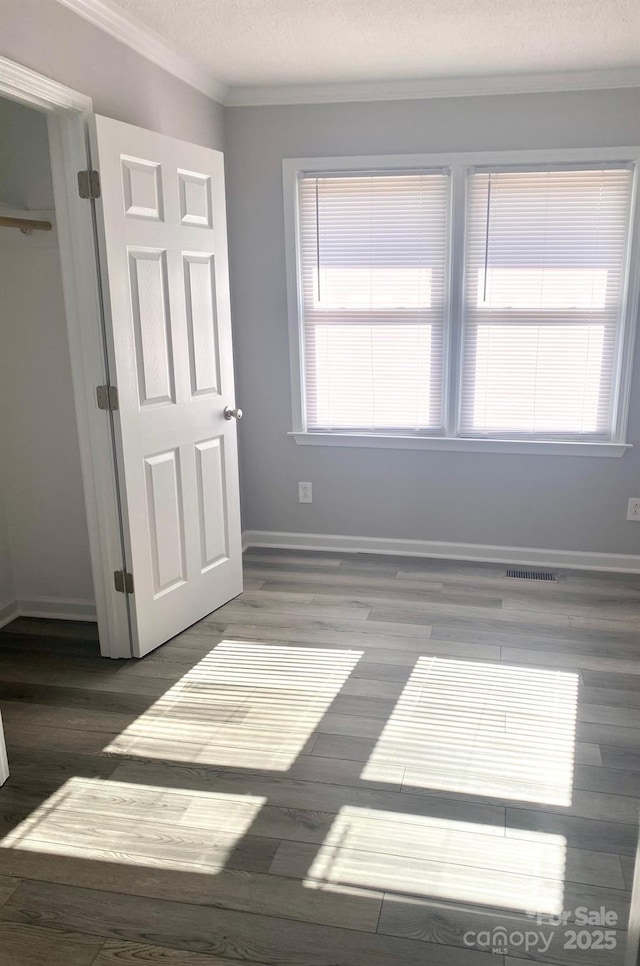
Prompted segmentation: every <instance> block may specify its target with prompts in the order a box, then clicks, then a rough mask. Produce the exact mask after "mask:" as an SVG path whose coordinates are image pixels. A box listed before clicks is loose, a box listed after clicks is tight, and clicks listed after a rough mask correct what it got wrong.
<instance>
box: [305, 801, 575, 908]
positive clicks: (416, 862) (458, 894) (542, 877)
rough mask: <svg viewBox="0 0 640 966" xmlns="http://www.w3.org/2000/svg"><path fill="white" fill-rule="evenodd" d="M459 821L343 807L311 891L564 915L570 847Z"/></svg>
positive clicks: (558, 839) (312, 873) (313, 870)
mask: <svg viewBox="0 0 640 966" xmlns="http://www.w3.org/2000/svg"><path fill="white" fill-rule="evenodd" d="M476 828H477V826H475V825H474V824H473V823H471V822H454V821H447V820H446V819H442V818H439V817H438V818H427V817H423V816H418V815H409V814H405V813H396V812H383V811H376V810H375V809H368V808H357V807H354V806H350V805H348V806H344V807H343V808H341V809H340V813H339V814H338V815H337V817H336V819H335V821H334V823H333V825H332V827H331V831H330V832H329V834H328V836H327V838H326V839H325V841H324V843H323V845H322V846H321V848H319V850H318V853H317V855H316V857H315V859H314V861H313V863H312V865H311V867H310V868H309V870H308V872H307V876H306V878H305V880H304V885H305V886H306V887H307V888H311V889H328V890H330V891H335V892H342V891H345V890H348V889H353V888H359V889H370V890H381V891H384V892H386V893H394V894H396V895H410V896H422V897H431V898H435V899H448V900H452V901H455V902H466V903H475V904H481V905H485V906H493V907H497V908H501V909H518V910H521V911H524V912H526V911H532V910H536V911H538V912H543V913H549V914H552V913H553V914H557V913H559V912H561V911H562V908H563V901H564V873H565V865H566V840H565V838H564V836H562V835H553V834H550V833H547V832H536V833H531V837H528V838H527V839H525V840H520V839H508V838H505V837H504V829H503V828H501V827H498V826H496V834H495V835H490V834H489V835H487V834H484V833H482V832H477V831H476Z"/></svg>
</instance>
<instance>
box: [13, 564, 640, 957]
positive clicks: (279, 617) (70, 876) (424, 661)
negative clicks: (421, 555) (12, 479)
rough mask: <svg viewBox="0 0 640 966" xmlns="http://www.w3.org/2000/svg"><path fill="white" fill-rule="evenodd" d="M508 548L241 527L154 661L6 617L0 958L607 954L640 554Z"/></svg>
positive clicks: (629, 808)
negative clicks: (548, 563)
mask: <svg viewBox="0 0 640 966" xmlns="http://www.w3.org/2000/svg"><path fill="white" fill-rule="evenodd" d="M504 573H505V568H504V567H503V566H498V565H481V564H465V563H458V562H447V561H438V560H416V559H413V558H397V557H394V558H392V557H376V556H364V555H341V554H335V555H328V554H326V555H324V554H312V553H302V552H293V551H291V552H289V551H278V552H276V551H271V552H267V551H258V550H254V551H250V552H248V553H247V554H246V557H245V574H246V590H245V593H244V594H243V595H242V596H241V597H239V598H237V599H236V600H234V601H232V602H231V603H229V604H227V605H226V606H225V607H223V608H221V609H220V610H218V611H216V612H215V613H214V614H211V615H210V616H209V617H208V618H206V619H205V620H203V621H201V622H200V623H199V624H197V625H195V626H193V627H192V628H190V629H189V630H187V631H186V632H185V633H183V634H181V635H180V636H179V637H177V638H175V639H174V640H172V641H170V642H169V643H167V644H165V645H164V646H163V647H161V648H160V649H158V650H157V651H156V652H154V653H153V654H151V655H149V656H148V657H147V658H145V659H144V660H142V661H109V660H105V659H102V658H100V657H99V653H98V647H97V641H96V631H95V627H94V626H93V625H91V624H80V623H65V622H59V621H58V622H54V621H40V620H29V619H20V620H17V621H15V622H14V623H13V624H10V625H9V626H7V627H6V628H4V629H3V630H2V631H0V710H1V711H2V716H3V720H4V727H5V735H6V740H7V747H8V754H9V762H10V766H11V777H10V779H9V781H8V782H7V783H6V784H5V785H4V787H3V788H2V789H0V964H2V966H118V964H119V966H127V964H129V966H133V964H158V966H160V964H163V966H220V964H231V963H234V964H236V966H237V964H238V963H239V962H240V963H246V964H253V966H427V964H429V966H430V964H436V966H440V964H441V966H485V964H486V966H518V964H519V963H523V962H524V961H531V960H537V961H541V962H545V963H555V964H561V966H565V964H567V966H572V964H575V966H580V964H584V966H592V964H600V963H607V964H612V966H617V964H622V963H623V961H624V954H625V945H626V929H627V923H628V916H629V906H630V898H631V896H630V892H631V884H632V879H633V872H634V864H635V854H636V845H637V835H638V814H639V807H640V781H639V780H640V640H639V631H640V579H639V578H637V577H630V576H622V575H608V574H591V573H577V572H569V571H562V572H558V573H557V581H555V582H549V583H546V582H537V581H524V580H517V579H508V578H506V577H505V576H504ZM585 908H586V909H587V910H601V908H603V909H604V910H605V911H606V912H607V915H608V921H607V922H606V923H604V924H603V925H602V926H598V925H597V924H596V925H594V924H587V925H585V924H584V923H582V922H581V918H582V916H581V909H585ZM563 912H566V914H567V915H566V916H565V920H566V921H565V922H564V923H562V922H561V923H560V924H557V922H556V923H555V924H554V922H553V921H551V920H550V918H549V917H550V916H553V915H555V916H558V915H560V916H562V913H563ZM536 914H537V918H536ZM612 917H615V919H616V921H615V923H613V918H612ZM538 920H540V921H538ZM574 937H575V939H574ZM585 937H586V938H585ZM505 939H506V947H505V945H504V940H505ZM572 947H574V948H572Z"/></svg>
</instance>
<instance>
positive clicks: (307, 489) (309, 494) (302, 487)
mask: <svg viewBox="0 0 640 966" xmlns="http://www.w3.org/2000/svg"><path fill="white" fill-rule="evenodd" d="M298 503H313V490H312V486H311V483H298ZM638 504H639V505H640V500H638ZM638 519H640V516H639V517H638Z"/></svg>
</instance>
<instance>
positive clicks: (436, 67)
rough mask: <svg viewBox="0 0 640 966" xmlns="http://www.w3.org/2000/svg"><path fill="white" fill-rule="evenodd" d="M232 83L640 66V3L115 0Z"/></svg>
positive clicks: (569, 0)
mask: <svg viewBox="0 0 640 966" xmlns="http://www.w3.org/2000/svg"><path fill="white" fill-rule="evenodd" d="M111 5H112V6H113V7H118V8H120V9H121V10H122V11H124V12H126V13H127V14H128V15H129V16H131V17H132V18H134V19H135V20H137V21H138V22H139V23H141V24H144V25H146V26H147V27H151V28H152V29H153V30H154V31H155V32H156V33H157V34H159V35H160V36H161V37H163V38H164V39H166V40H168V41H170V42H172V43H173V44H174V45H175V46H176V47H178V48H180V49H182V50H183V51H184V52H185V53H187V54H189V55H190V56H191V57H193V58H194V60H196V61H197V62H198V63H199V64H200V65H201V66H203V67H206V68H207V69H208V70H210V71H211V72H212V73H213V74H214V75H215V76H216V77H218V78H219V80H221V81H222V82H223V83H225V84H231V85H262V84H311V83H330V82H345V81H390V80H405V79H429V78H441V77H467V76H474V75H475V76H478V75H499V74H513V73H535V72H549V71H554V72H555V71H573V70H576V71H577V70H593V69H603V68H623V67H636V66H638V65H639V64H640V0H111Z"/></svg>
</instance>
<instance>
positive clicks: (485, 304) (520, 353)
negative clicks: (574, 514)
mask: <svg viewBox="0 0 640 966" xmlns="http://www.w3.org/2000/svg"><path fill="white" fill-rule="evenodd" d="M631 182H632V172H631V171H630V170H629V168H628V167H622V166H621V167H620V168H612V167H611V166H603V167H602V168H598V169H597V170H596V169H593V170H585V169H584V168H581V169H577V170H555V171H554V170H545V171H540V170H537V171H524V170H518V171H488V170H484V171H481V172H475V173H472V174H471V175H470V176H469V184H468V202H467V226H466V228H467V242H466V260H465V280H466V282H465V307H464V328H463V345H464V349H463V365H462V393H461V396H462V398H461V417H460V433H461V435H462V436H469V437H482V436H490V437H499V436H507V437H512V438H534V439H535V438H544V439H555V438H559V439H560V438H564V439H566V438H585V437H589V438H594V439H597V438H602V439H605V438H609V437H610V435H611V432H612V412H611V410H612V405H611V403H612V393H613V386H614V382H615V371H614V370H615V360H616V346H617V338H618V334H619V325H620V306H621V300H622V295H623V285H624V269H625V257H626V246H627V234H628V220H629V208H630V200H631Z"/></svg>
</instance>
